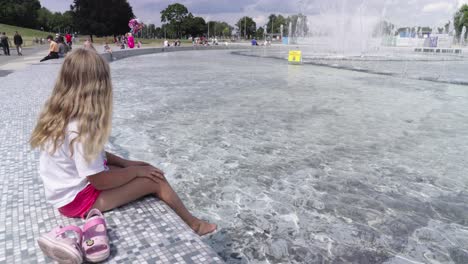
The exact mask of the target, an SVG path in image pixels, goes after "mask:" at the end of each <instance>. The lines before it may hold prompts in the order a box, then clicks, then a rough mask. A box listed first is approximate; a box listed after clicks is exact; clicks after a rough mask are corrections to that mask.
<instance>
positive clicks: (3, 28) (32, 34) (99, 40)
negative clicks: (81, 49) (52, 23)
mask: <svg viewBox="0 0 468 264" xmlns="http://www.w3.org/2000/svg"><path fill="white" fill-rule="evenodd" d="M15 31H18V33H20V35H21V36H22V37H23V42H24V44H23V46H24V47H30V46H33V45H36V44H34V43H33V40H34V39H35V38H38V39H40V38H44V39H45V38H46V37H47V35H52V36H54V37H55V33H54V32H45V31H40V30H36V29H30V28H23V27H17V26H11V25H6V24H0V32H6V34H7V36H8V38H9V39H10V41H11V43H12V44H13V36H14V35H15ZM77 38H78V40H79V43H75V44H77V45H81V44H82V43H83V42H84V41H85V40H86V39H87V38H89V35H80V36H77ZM93 41H94V44H95V45H103V44H104V43H106V42H108V43H109V44H113V43H114V37H113V36H109V37H95V36H93ZM138 41H141V43H142V44H143V47H148V46H149V47H161V46H162V44H163V42H164V39H145V38H138V37H135V44H136V43H137V42H138ZM168 41H169V42H173V41H174V40H173V39H168ZM180 41H181V43H182V45H184V44H185V45H191V44H192V41H191V40H189V39H181V40H180ZM45 44H47V42H45Z"/></svg>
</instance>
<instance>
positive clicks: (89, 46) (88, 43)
mask: <svg viewBox="0 0 468 264" xmlns="http://www.w3.org/2000/svg"><path fill="white" fill-rule="evenodd" d="M83 48H85V49H90V50H94V51H96V48H95V47H94V46H93V43H92V42H91V40H90V39H89V38H88V39H87V40H86V41H85V42H84V43H83Z"/></svg>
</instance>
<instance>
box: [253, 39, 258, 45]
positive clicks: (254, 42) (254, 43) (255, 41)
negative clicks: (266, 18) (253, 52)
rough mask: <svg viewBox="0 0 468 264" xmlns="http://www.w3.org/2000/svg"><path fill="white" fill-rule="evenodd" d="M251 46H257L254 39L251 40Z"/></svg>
mask: <svg viewBox="0 0 468 264" xmlns="http://www.w3.org/2000/svg"><path fill="white" fill-rule="evenodd" d="M252 46H258V43H257V40H256V39H255V38H253V39H252Z"/></svg>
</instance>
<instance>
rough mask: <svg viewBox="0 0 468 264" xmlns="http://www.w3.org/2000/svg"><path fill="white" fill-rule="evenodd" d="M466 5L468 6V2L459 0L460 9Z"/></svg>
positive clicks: (467, 0)
mask: <svg viewBox="0 0 468 264" xmlns="http://www.w3.org/2000/svg"><path fill="white" fill-rule="evenodd" d="M464 4H468V0H458V7H461V6H462V5H464Z"/></svg>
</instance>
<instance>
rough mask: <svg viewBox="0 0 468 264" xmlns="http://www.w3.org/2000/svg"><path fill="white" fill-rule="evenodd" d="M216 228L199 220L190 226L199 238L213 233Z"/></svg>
mask: <svg viewBox="0 0 468 264" xmlns="http://www.w3.org/2000/svg"><path fill="white" fill-rule="evenodd" d="M216 228H218V226H217V225H215V224H211V223H208V222H205V221H203V220H199V221H198V222H197V223H196V224H194V225H193V226H192V229H193V231H195V233H197V234H198V235H199V236H203V235H206V234H209V233H211V232H214V231H215V230H216Z"/></svg>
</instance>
